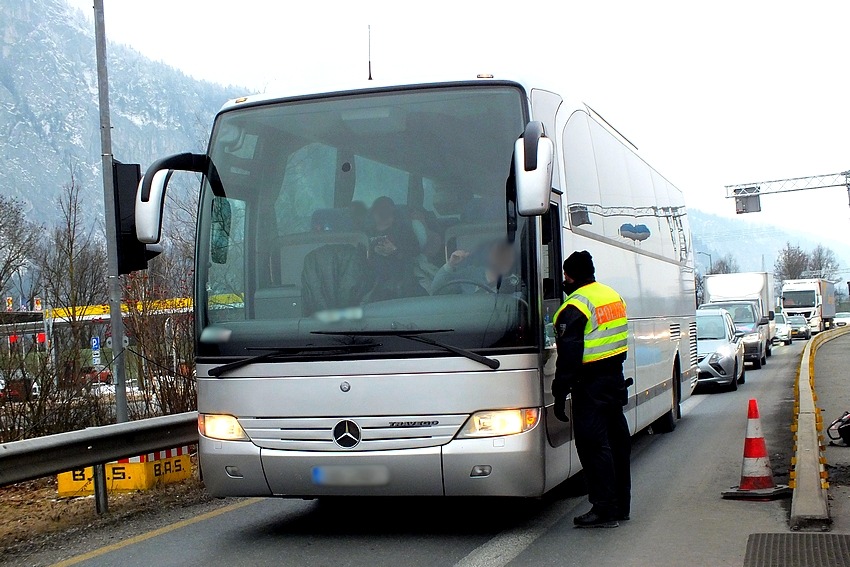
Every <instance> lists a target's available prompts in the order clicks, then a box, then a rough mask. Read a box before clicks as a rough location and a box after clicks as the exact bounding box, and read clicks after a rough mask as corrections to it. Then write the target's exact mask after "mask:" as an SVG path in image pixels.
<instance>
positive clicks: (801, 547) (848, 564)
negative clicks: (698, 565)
mask: <svg viewBox="0 0 850 567" xmlns="http://www.w3.org/2000/svg"><path fill="white" fill-rule="evenodd" d="M744 567H850V535H847V534H819V533H777V534H750V537H749V539H748V540H747V554H746V556H745V557H744Z"/></svg>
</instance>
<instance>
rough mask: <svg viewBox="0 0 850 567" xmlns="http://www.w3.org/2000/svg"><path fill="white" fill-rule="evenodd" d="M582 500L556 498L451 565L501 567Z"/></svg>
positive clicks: (692, 403)
mask: <svg viewBox="0 0 850 567" xmlns="http://www.w3.org/2000/svg"><path fill="white" fill-rule="evenodd" d="M707 399H708V396H691V397H690V398H688V399H687V400H685V401H684V402H682V416H685V415H687V414H689V413H691V412H692V411H694V409H696V407H697V406H698V405H700V404H701V403H703V402H704V401H705V400H707ZM582 502H583V500H578V501H576V500H572V501H571V502H566V501H565V502H559V503H558V504H557V505H555V506H552V508H551V509H550V510H548V511H547V512H545V513H544V514H542V515H541V516H539V517H537V518H535V519H534V520H532V521H531V522H530V523H529V524H526V525H525V526H523V527H517V528H512V529H509V530H505V531H503V532H501V533H499V534H497V535H495V536H494V537H493V538H492V539H490V540H489V541H487V542H485V543H483V544H481V545H480V546H478V547H476V548H475V549H473V550H472V551H471V552H470V553H469V554H468V555H467V556H466V557H464V558H463V559H461V560H460V561H458V562H457V563H455V565H454V567H503V566H504V565H507V564H508V563H510V562H511V561H513V560H514V559H516V558H517V556H519V554H520V553H522V552H523V551H525V550H526V549H527V548H528V547H529V546H531V544H532V543H534V542H535V541H536V540H537V538H539V537H540V536H542V535H543V534H544V533H546V532H547V531H548V530H549V529H550V528H551V527H552V526H554V525H555V524H557V523H558V522H559V521H560V520H561V519H562V518H563V517H564V516H566V515H567V514H568V513H569V511H570V510H571V509H572V508H574V507H575V506H576V505H577V504H579V503H582Z"/></svg>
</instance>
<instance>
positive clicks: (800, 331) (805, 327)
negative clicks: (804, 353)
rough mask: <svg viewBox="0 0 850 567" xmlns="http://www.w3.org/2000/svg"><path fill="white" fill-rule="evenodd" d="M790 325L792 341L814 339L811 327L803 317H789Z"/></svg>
mask: <svg viewBox="0 0 850 567" xmlns="http://www.w3.org/2000/svg"><path fill="white" fill-rule="evenodd" d="M788 324H789V325H790V326H791V338H792V339H806V340H808V339H810V338H812V329H811V328H810V327H809V324H808V322H807V321H806V318H805V317H803V316H802V315H794V316H792V317H788Z"/></svg>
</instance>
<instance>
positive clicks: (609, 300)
mask: <svg viewBox="0 0 850 567" xmlns="http://www.w3.org/2000/svg"><path fill="white" fill-rule="evenodd" d="M564 289H565V291H566V293H567V300H566V301H565V302H564V304H563V305H561V307H560V308H559V309H558V311H557V312H556V313H555V316H554V317H553V324H554V327H555V334H556V341H557V346H558V360H557V366H556V370H555V380H554V382H553V383H552V393H553V394H554V396H555V415H556V417H557V418H558V419H560V420H561V421H568V417H567V413H566V404H567V400H566V398H567V394H568V393H572V410H573V411H572V420H573V434H574V436H575V442H576V449H577V450H578V456H579V459H581V463H582V465H583V466H584V470H585V471H586V473H585V475H586V477H587V485H588V497H589V500H590V503H591V504H592V508H591V510H590V511H589V512H587V513H585V514H582V515H581V516H577V517H576V518H575V519H574V522H575V525H576V527H580V528H590V527H605V528H616V527H617V526H619V521H621V520H628V519H629V506H630V501H631V473H630V471H629V454H630V452H631V438H630V436H629V427H628V424H627V423H626V418H625V416H624V415H623V406H624V405H625V404H626V403H627V402H628V391H627V385H626V382H625V380H624V377H623V362H624V361H625V360H626V353H627V351H628V325H627V318H626V303H625V301H623V299H622V298H621V297H620V295H619V294H618V293H617V292H616V291H614V290H613V289H612V288H610V287H608V286H606V285H604V284H601V283H599V282H597V281H596V278H595V268H594V267H593V258H592V257H591V255H590V253H588V252H587V251H582V252H574V253H573V254H571V255H570V257H569V258H567V259H566V260H565V261H564Z"/></svg>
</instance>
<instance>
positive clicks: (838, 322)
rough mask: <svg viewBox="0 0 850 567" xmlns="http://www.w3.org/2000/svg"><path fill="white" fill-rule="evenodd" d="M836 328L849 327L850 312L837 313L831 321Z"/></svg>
mask: <svg viewBox="0 0 850 567" xmlns="http://www.w3.org/2000/svg"><path fill="white" fill-rule="evenodd" d="M833 323H835V326H836V327H844V326H847V325H850V311H839V312H838V313H836V314H835V319H833Z"/></svg>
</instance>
